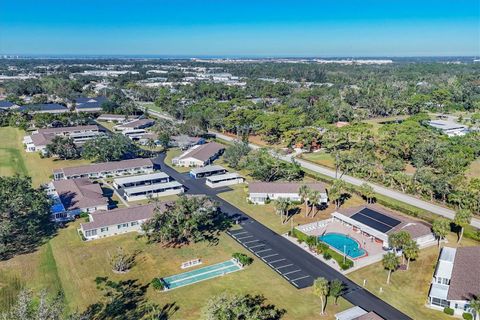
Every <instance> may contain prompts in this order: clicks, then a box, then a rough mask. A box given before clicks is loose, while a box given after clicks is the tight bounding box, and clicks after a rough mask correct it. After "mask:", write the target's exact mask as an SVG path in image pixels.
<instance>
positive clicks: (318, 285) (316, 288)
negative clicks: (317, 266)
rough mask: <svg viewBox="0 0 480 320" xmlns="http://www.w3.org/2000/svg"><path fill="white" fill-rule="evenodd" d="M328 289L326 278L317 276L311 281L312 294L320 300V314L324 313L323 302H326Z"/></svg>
mask: <svg viewBox="0 0 480 320" xmlns="http://www.w3.org/2000/svg"><path fill="white" fill-rule="evenodd" d="M329 290H330V288H329V285H328V280H327V279H325V278H317V279H315V281H314V282H313V294H314V295H316V296H317V297H319V298H320V301H321V302H322V309H321V311H320V314H321V315H323V314H324V313H325V303H326V298H327V295H328V291H329Z"/></svg>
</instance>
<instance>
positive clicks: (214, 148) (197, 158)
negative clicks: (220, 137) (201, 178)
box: [172, 142, 225, 167]
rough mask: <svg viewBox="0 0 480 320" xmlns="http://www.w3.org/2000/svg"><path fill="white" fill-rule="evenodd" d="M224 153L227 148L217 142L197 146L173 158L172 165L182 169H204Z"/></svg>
mask: <svg viewBox="0 0 480 320" xmlns="http://www.w3.org/2000/svg"><path fill="white" fill-rule="evenodd" d="M223 151H225V146H224V145H222V144H219V143H216V142H209V143H206V144H202V145H196V146H193V147H192V148H190V149H188V150H187V151H186V152H184V153H183V154H181V155H180V156H178V157H176V158H173V159H172V163H173V164H174V165H177V166H181V167H204V166H206V165H209V164H211V163H212V162H213V161H214V160H215V159H217V158H218V157H219V156H220V155H221V154H222V153H223Z"/></svg>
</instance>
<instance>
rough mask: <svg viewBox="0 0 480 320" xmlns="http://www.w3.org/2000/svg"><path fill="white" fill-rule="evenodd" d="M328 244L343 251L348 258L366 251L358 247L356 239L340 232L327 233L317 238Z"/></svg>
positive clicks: (358, 255) (360, 255) (359, 255)
mask: <svg viewBox="0 0 480 320" xmlns="http://www.w3.org/2000/svg"><path fill="white" fill-rule="evenodd" d="M318 239H319V240H321V241H323V242H325V243H326V244H328V245H329V246H332V247H334V248H335V249H337V250H338V251H339V252H341V253H343V252H345V253H346V254H347V256H349V257H350V258H353V259H355V258H359V257H362V256H364V255H365V254H366V251H365V250H363V249H362V248H360V244H359V243H358V242H357V240H355V239H352V238H350V237H348V236H347V235H344V234H341V233H327V234H325V235H323V236H320V237H319V238H318Z"/></svg>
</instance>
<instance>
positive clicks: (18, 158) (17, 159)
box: [0, 148, 28, 176]
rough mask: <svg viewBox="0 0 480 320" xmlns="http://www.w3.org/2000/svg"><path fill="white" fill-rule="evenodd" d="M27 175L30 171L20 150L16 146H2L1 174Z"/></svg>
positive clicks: (0, 157) (0, 151)
mask: <svg viewBox="0 0 480 320" xmlns="http://www.w3.org/2000/svg"><path fill="white" fill-rule="evenodd" d="M15 174H19V175H27V174H28V171H27V168H26V166H25V163H24V161H23V158H22V155H21V153H20V150H18V149H16V148H0V175H2V176H7V175H8V176H9V175H15Z"/></svg>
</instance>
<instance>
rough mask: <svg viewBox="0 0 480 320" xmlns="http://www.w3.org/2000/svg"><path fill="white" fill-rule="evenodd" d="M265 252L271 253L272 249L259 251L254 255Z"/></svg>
mask: <svg viewBox="0 0 480 320" xmlns="http://www.w3.org/2000/svg"><path fill="white" fill-rule="evenodd" d="M266 251H272V249H265V250H260V251H256V252H255V253H262V252H266ZM261 258H262V257H261Z"/></svg>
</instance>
